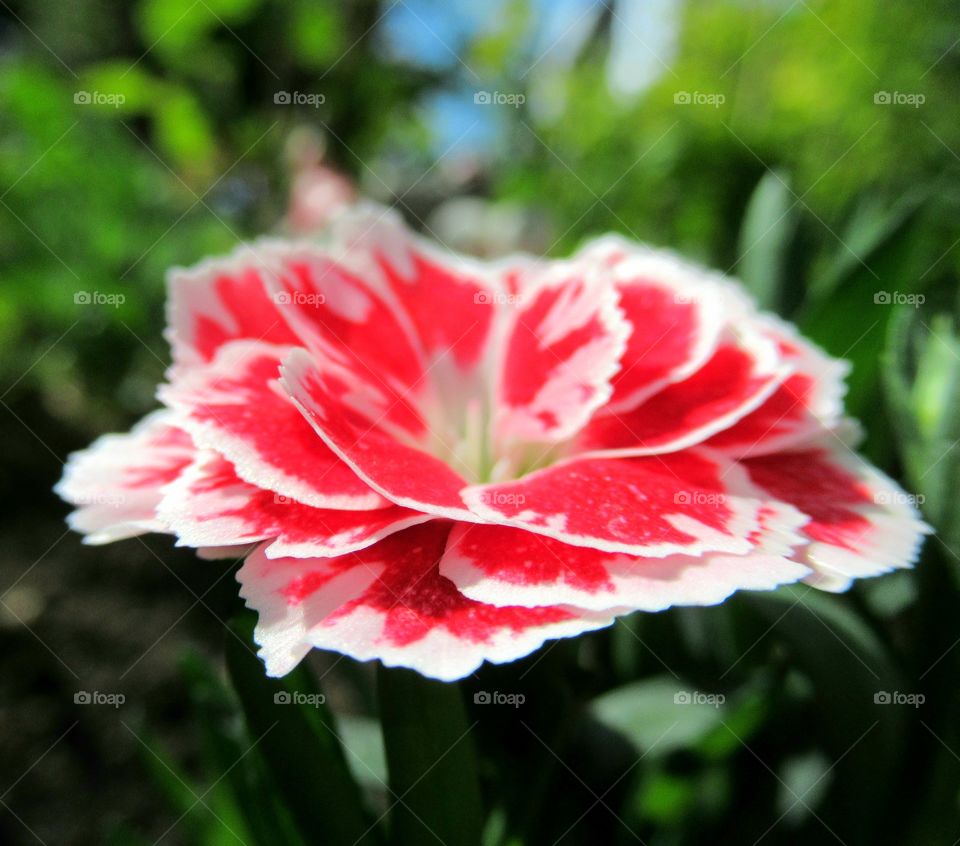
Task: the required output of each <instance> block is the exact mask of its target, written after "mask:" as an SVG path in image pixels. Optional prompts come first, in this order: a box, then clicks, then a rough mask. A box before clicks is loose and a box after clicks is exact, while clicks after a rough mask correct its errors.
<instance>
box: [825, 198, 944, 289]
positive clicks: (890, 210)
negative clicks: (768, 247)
mask: <svg viewBox="0 0 960 846" xmlns="http://www.w3.org/2000/svg"><path fill="white" fill-rule="evenodd" d="M928 195H929V192H928V191H927V190H926V189H918V190H916V191H913V192H912V193H910V194H908V195H907V196H905V197H903V198H902V199H901V200H900V201H899V202H898V203H896V204H895V205H893V206H892V207H890V206H887V205H885V204H884V203H883V202H881V201H880V200H879V199H877V198H875V197H868V198H866V199H864V200H863V201H862V202H861V203H860V204H859V205H858V206H857V208H856V210H855V211H854V213H853V216H852V217H851V218H850V221H849V222H848V223H847V226H846V228H845V229H844V230H843V232H842V233H841V234H840V235H839V236H838V238H839V241H838V242H837V245H836V248H835V251H834V253H833V255H832V257H831V258H830V260H829V261H828V263H827V264H826V267H824V268H823V269H822V270H821V272H820V273H818V274H816V275H815V276H814V278H813V279H812V280H811V282H810V289H809V292H808V294H809V296H810V297H811V298H812V299H815V300H818V301H822V300H825V299H827V298H829V297H830V296H831V295H832V294H833V292H834V291H836V290H837V288H838V287H840V285H842V284H843V283H844V282H845V281H846V280H848V279H849V278H850V277H852V276H855V275H856V274H858V273H859V272H860V270H861V268H862V267H863V265H864V264H870V259H871V258H872V257H873V256H875V255H876V254H877V253H878V252H880V250H881V249H883V248H884V247H885V246H886V245H887V244H888V243H889V242H890V241H892V240H894V239H896V238H897V237H899V236H900V235H902V234H903V232H904V230H905V229H906V228H907V227H908V226H909V224H910V223H911V222H912V220H913V218H914V215H915V214H916V213H917V211H918V210H919V209H920V208H921V206H922V205H923V201H924V200H926V199H927V197H928Z"/></svg>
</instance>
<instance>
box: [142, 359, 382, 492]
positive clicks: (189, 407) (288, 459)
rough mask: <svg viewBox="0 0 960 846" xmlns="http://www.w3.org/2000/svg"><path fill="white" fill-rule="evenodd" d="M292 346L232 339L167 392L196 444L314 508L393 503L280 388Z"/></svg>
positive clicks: (254, 480) (253, 480) (245, 475)
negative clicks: (281, 373)
mask: <svg viewBox="0 0 960 846" xmlns="http://www.w3.org/2000/svg"><path fill="white" fill-rule="evenodd" d="M287 349H289V348H284V347H274V346H271V345H269V344H263V343H258V342H255V341H233V342H231V343H229V344H227V345H226V346H223V347H221V348H220V350H219V351H218V352H217V354H216V356H215V358H214V360H213V361H212V362H211V363H210V364H209V365H207V366H205V367H198V368H194V369H191V371H190V372H189V373H185V374H182V376H181V377H180V378H176V379H175V380H174V382H173V384H171V385H165V386H163V387H161V390H160V396H161V399H163V401H164V402H165V403H167V404H168V405H169V406H170V407H171V408H173V409H175V410H176V411H177V412H178V418H177V419H178V420H179V421H180V423H181V424H182V425H183V427H184V428H185V429H187V430H188V431H189V432H190V433H191V435H192V436H193V438H194V440H195V441H196V443H197V445H198V446H200V447H203V448H206V449H212V450H215V451H216V452H219V453H220V454H222V455H224V456H225V457H226V458H227V459H229V461H230V463H231V464H233V465H234V467H235V468H236V471H237V475H239V476H240V478H241V479H243V480H244V481H246V482H249V483H250V484H251V485H254V486H256V487H259V488H266V489H267V490H270V491H273V492H274V493H278V494H281V495H283V496H287V497H290V498H292V499H295V500H297V501H298V502H302V503H304V504H305V505H312V506H313V507H315V508H334V509H340V510H368V509H373V508H382V507H384V506H385V505H386V504H387V503H386V500H384V499H383V498H382V497H380V496H379V495H378V494H376V493H375V492H374V491H372V490H370V488H369V487H368V486H367V485H366V484H364V482H362V481H361V480H360V479H359V478H358V477H357V475H356V474H355V473H354V472H353V471H352V470H351V469H350V468H349V467H348V466H347V465H346V464H344V463H343V462H342V461H341V460H340V459H339V458H337V456H336V455H334V454H333V453H332V452H331V451H330V450H329V449H328V448H327V446H326V445H325V444H324V443H323V441H322V440H320V438H318V437H317V436H316V434H315V433H314V431H313V430H312V428H311V427H310V424H309V423H307V421H306V420H304V419H303V415H302V414H301V413H300V411H299V410H298V409H297V407H296V406H295V405H294V404H293V403H292V402H291V401H290V399H289V397H287V396H286V394H285V393H284V392H283V390H282V389H281V388H280V386H279V384H278V381H277V377H278V376H279V370H280V360H281V357H282V355H283V354H284V352H285V351H286V350H287Z"/></svg>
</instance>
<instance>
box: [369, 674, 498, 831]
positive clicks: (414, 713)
mask: <svg viewBox="0 0 960 846" xmlns="http://www.w3.org/2000/svg"><path fill="white" fill-rule="evenodd" d="M377 685H378V693H379V699H380V720H381V724H382V725H383V740H384V746H385V748H386V752H387V769H388V771H389V774H390V792H391V794H392V795H391V799H390V801H391V804H392V808H391V811H390V826H391V841H392V842H393V843H395V844H402V846H418V844H431V846H432V844H436V843H437V842H440V843H444V844H446V846H476V844H477V843H479V842H480V840H481V836H482V829H483V811H482V807H481V801H480V787H479V783H478V780H477V764H476V755H475V751H474V745H473V743H474V741H473V737H472V736H471V730H472V728H473V726H471V725H470V724H469V723H468V722H467V716H466V711H465V709H464V706H463V700H462V698H461V694H460V689H459V687H458V686H457V685H455V684H444V683H443V682H438V681H434V680H432V679H426V678H424V677H423V676H421V675H419V674H418V673H414V672H412V671H410V670H404V669H399V668H385V667H380V668H379V672H378V678H377Z"/></svg>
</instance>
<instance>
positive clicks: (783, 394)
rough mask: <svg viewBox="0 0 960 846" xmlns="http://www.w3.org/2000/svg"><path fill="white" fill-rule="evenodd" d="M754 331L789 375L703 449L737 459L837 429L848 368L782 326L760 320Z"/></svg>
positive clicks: (767, 318) (787, 446)
mask: <svg viewBox="0 0 960 846" xmlns="http://www.w3.org/2000/svg"><path fill="white" fill-rule="evenodd" d="M758 325H759V326H760V327H761V328H762V329H763V331H764V333H765V334H766V335H767V336H768V337H769V338H771V339H772V340H773V341H774V343H776V344H777V348H778V351H779V353H780V356H781V358H782V359H783V360H784V361H785V362H786V363H788V364H789V365H790V366H791V367H792V368H793V371H794V372H793V373H792V374H791V375H790V376H788V377H787V379H786V380H785V381H784V382H783V384H782V385H780V387H779V388H777V390H776V391H774V392H773V394H771V395H770V397H769V398H768V399H767V400H766V401H765V402H764V403H763V404H762V405H761V406H760V407H759V408H757V409H756V410H755V411H752V412H751V413H750V414H748V415H747V416H746V417H743V418H742V419H740V420H738V421H737V422H736V423H735V424H734V425H733V426H731V427H730V428H729V429H726V430H724V431H723V432H719V433H718V434H716V435H715V436H713V437H712V438H711V439H710V441H709V446H711V447H716V448H717V449H722V450H724V451H725V452H729V453H731V454H735V455H738V456H748V455H765V454H768V453H772V452H779V451H781V450H784V449H790V448H794V447H796V446H798V445H800V444H803V443H804V442H809V441H811V440H813V439H816V438H818V437H819V436H821V435H822V434H823V431H824V430H825V429H830V428H834V427H835V426H837V425H838V424H839V422H840V420H841V418H842V416H843V395H844V393H845V392H846V385H845V383H844V380H845V379H846V377H847V374H848V373H849V371H850V365H849V363H848V362H846V361H842V360H839V359H835V358H833V357H831V356H829V355H827V354H826V353H825V352H824V351H823V350H821V349H819V348H818V347H816V346H814V345H813V344H811V343H810V342H809V341H806V340H805V339H803V338H801V337H800V336H799V335H798V334H797V332H796V331H795V330H794V329H793V328H792V327H791V326H789V325H788V324H786V323H784V322H783V321H781V320H778V319H776V318H773V317H771V316H769V315H764V316H763V317H762V318H760V319H759V321H758Z"/></svg>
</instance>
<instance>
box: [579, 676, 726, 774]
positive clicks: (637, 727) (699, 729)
mask: <svg viewBox="0 0 960 846" xmlns="http://www.w3.org/2000/svg"><path fill="white" fill-rule="evenodd" d="M590 710H591V712H592V713H593V715H594V716H595V717H596V718H597V719H598V720H600V722H602V723H604V724H605V725H607V726H609V727H610V728H612V729H615V730H616V731H618V732H620V733H621V734H623V735H624V736H625V737H627V738H628V739H629V740H630V741H631V742H633V744H634V745H635V746H636V747H637V748H638V749H639V750H641V751H642V752H644V753H645V755H647V756H650V757H657V756H660V755H666V754H668V753H669V752H673V751H675V750H677V749H684V748H689V747H691V746H694V745H696V744H697V743H699V742H700V741H701V740H703V739H704V738H706V737H707V736H708V735H709V734H710V732H711V731H712V730H713V729H715V728H716V727H717V726H719V725H721V721H722V720H723V719H724V714H725V706H724V705H723V697H722V696H718V695H716V694H710V693H708V692H706V691H698V690H694V689H692V687H691V686H690V685H688V684H685V683H684V682H682V681H679V680H678V679H676V678H675V677H673V676H671V675H661V676H654V677H653V678H648V679H644V680H642V681H637V682H633V683H632V684H627V685H624V686H622V687H618V688H616V689H614V690H611V691H609V692H608V693H604V694H602V695H601V696H598V697H597V698H596V699H594V700H593V702H592V703H591V704H590Z"/></svg>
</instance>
